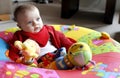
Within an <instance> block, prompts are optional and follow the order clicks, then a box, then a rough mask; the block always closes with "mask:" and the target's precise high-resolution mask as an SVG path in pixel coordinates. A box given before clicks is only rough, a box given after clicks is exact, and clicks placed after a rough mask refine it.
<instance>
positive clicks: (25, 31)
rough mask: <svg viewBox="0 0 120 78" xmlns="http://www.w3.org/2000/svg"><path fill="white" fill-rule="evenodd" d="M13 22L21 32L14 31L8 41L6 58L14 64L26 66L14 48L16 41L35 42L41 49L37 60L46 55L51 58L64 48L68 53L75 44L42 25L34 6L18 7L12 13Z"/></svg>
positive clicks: (50, 27) (51, 28)
mask: <svg viewBox="0 0 120 78" xmlns="http://www.w3.org/2000/svg"><path fill="white" fill-rule="evenodd" d="M14 20H15V21H16V22H17V26H18V27H19V28H20V29H21V30H18V31H16V32H15V33H14V36H13V38H12V39H11V40H10V41H9V45H10V48H9V54H8V56H9V58H10V59H11V60H13V61H15V62H19V63H23V64H26V62H25V61H24V58H23V57H24V55H23V54H22V53H21V51H20V50H19V49H18V48H17V47H15V46H14V42H15V41H16V40H19V41H21V42H24V41H25V40H27V39H32V40H34V41H36V42H37V43H38V44H39V46H40V49H41V50H40V53H39V60H40V59H41V57H42V56H46V54H47V55H51V56H52V54H53V52H55V51H56V50H59V49H60V48H61V47H65V48H66V51H68V49H69V47H70V46H71V45H72V44H73V43H75V42H76V41H75V40H73V39H70V38H67V37H65V35H64V34H63V33H62V32H59V31H56V30H55V29H54V27H53V26H48V25H43V21H42V19H41V16H40V13H39V10H38V8H37V7H36V6H34V5H30V4H26V5H20V6H18V7H17V8H16V9H15V11H14ZM18 60H19V61H18ZM37 61H38V60H37Z"/></svg>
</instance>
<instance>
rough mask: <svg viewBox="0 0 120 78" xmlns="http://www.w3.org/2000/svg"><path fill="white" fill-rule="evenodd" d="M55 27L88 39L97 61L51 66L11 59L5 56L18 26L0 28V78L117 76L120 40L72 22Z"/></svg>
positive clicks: (92, 77) (118, 74)
mask: <svg viewBox="0 0 120 78" xmlns="http://www.w3.org/2000/svg"><path fill="white" fill-rule="evenodd" d="M53 26H54V27H55V29H56V30H58V31H61V32H63V33H64V34H65V35H66V36H67V37H70V38H73V39H75V40H77V41H78V42H79V41H80V42H85V43H87V44H88V45H89V46H90V48H91V50H92V53H93V58H92V59H93V60H94V61H95V62H96V65H95V66H94V65H90V66H89V68H88V69H85V70H50V69H44V68H36V67H30V66H26V65H23V64H18V63H15V62H12V61H11V60H9V59H8V58H7V57H6V56H5V52H6V51H7V50H8V48H9V45H8V44H7V41H8V40H9V39H10V38H12V36H13V33H14V32H15V31H17V30H18V28H16V27H15V28H10V29H6V30H5V31H0V76H1V77H0V78H120V43H118V42H117V41H115V40H114V39H112V38H110V39H101V38H100V37H101V33H100V32H98V31H95V30H92V29H89V28H85V27H81V26H75V25H53Z"/></svg>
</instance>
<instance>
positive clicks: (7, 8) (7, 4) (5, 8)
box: [0, 0, 12, 14]
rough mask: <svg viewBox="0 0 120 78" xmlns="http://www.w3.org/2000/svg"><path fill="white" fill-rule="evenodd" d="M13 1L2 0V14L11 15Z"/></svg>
mask: <svg viewBox="0 0 120 78" xmlns="http://www.w3.org/2000/svg"><path fill="white" fill-rule="evenodd" d="M11 5H12V1H11V0H0V14H3V13H11Z"/></svg>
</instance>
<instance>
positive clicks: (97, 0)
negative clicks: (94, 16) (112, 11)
mask: <svg viewBox="0 0 120 78" xmlns="http://www.w3.org/2000/svg"><path fill="white" fill-rule="evenodd" d="M116 1H117V2H116V11H120V0H116ZM105 4H106V0H80V8H81V9H86V10H98V11H104V9H105Z"/></svg>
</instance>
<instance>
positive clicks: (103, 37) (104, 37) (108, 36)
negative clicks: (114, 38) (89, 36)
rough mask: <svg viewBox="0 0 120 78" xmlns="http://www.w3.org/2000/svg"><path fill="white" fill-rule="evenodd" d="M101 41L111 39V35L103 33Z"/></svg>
mask: <svg viewBox="0 0 120 78" xmlns="http://www.w3.org/2000/svg"><path fill="white" fill-rule="evenodd" d="M101 39H110V35H109V34H108V33H106V32H101Z"/></svg>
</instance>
